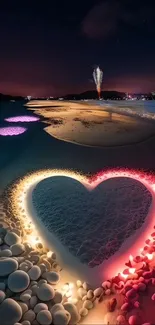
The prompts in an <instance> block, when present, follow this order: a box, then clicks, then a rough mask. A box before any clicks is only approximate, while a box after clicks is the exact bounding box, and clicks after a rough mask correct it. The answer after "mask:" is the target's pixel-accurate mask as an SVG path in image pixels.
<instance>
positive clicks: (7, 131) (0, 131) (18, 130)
mask: <svg viewBox="0 0 155 325" xmlns="http://www.w3.org/2000/svg"><path fill="white" fill-rule="evenodd" d="M26 131H27V129H26V128H23V127H21V126H11V127H10V126H6V127H3V128H0V135H1V136H4V137H5V136H14V135H20V134H22V133H24V132H26Z"/></svg>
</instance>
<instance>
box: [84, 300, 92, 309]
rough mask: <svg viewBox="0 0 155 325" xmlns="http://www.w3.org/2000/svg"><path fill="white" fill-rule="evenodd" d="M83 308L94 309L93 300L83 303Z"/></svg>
mask: <svg viewBox="0 0 155 325" xmlns="http://www.w3.org/2000/svg"><path fill="white" fill-rule="evenodd" d="M83 308H86V309H92V308H93V303H92V301H91V300H86V301H84V303H83Z"/></svg>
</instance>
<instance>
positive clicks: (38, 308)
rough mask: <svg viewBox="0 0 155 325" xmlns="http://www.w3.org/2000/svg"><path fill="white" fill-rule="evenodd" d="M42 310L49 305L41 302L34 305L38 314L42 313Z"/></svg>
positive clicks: (46, 308)
mask: <svg viewBox="0 0 155 325" xmlns="http://www.w3.org/2000/svg"><path fill="white" fill-rule="evenodd" d="M42 310H48V307H47V305H46V304H44V303H39V304H37V305H36V306H35V307H34V312H35V313H36V314H38V313H40V311H42Z"/></svg>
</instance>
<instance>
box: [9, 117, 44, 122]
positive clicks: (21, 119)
mask: <svg viewBox="0 0 155 325" xmlns="http://www.w3.org/2000/svg"><path fill="white" fill-rule="evenodd" d="M39 120H40V118H39V117H37V116H27V115H22V116H12V117H8V118H6V119H5V121H7V122H13V123H14V122H36V121H39Z"/></svg>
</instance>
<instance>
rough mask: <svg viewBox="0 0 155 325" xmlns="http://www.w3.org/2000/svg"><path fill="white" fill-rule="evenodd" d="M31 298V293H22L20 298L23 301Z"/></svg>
mask: <svg viewBox="0 0 155 325" xmlns="http://www.w3.org/2000/svg"><path fill="white" fill-rule="evenodd" d="M30 299H31V295H29V294H28V293H25V294H21V295H20V300H21V301H23V302H26V301H29V300H30Z"/></svg>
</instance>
